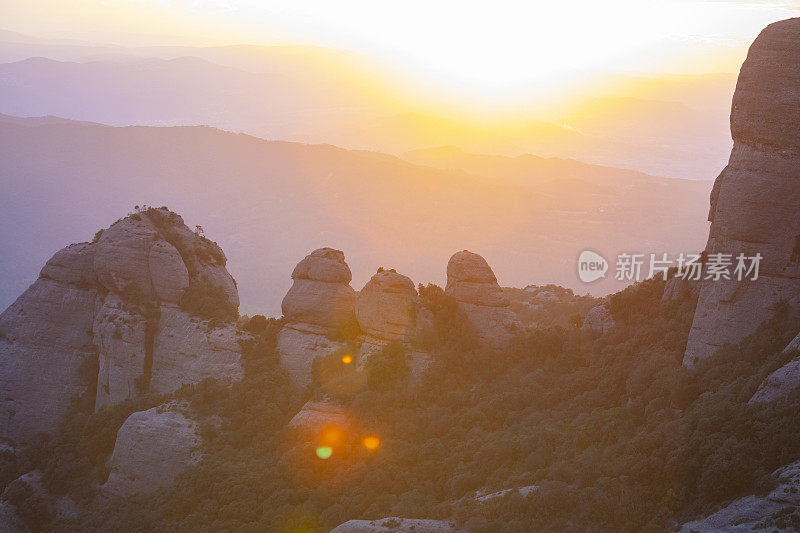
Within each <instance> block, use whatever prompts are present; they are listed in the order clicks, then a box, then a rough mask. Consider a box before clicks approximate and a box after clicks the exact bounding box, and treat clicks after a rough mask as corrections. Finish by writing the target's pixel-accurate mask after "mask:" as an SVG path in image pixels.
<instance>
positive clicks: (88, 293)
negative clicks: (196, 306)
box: [0, 208, 242, 443]
mask: <svg viewBox="0 0 800 533" xmlns="http://www.w3.org/2000/svg"><path fill="white" fill-rule="evenodd" d="M225 262H226V260H225V255H224V254H223V253H222V250H221V249H220V248H219V247H218V246H217V245H216V244H215V243H213V242H211V241H209V240H207V239H205V238H204V237H201V236H198V235H196V234H195V233H194V232H192V231H191V230H189V228H187V227H186V226H185V225H184V223H183V220H182V219H181V217H180V216H178V215H176V214H175V213H172V212H170V211H168V210H167V209H166V208H161V209H147V210H146V211H142V212H139V213H135V214H133V215H131V216H129V217H126V218H124V219H121V220H119V221H117V222H115V223H114V224H113V225H112V226H111V227H110V228H108V229H106V230H104V231H102V232H98V235H97V236H96V238H95V241H94V242H92V243H83V244H73V245H71V246H68V247H67V248H64V249H63V250H61V251H59V252H57V253H56V254H55V255H54V256H53V257H52V258H51V259H50V260H49V261H48V262H47V264H46V265H45V266H44V268H42V271H41V273H40V275H39V278H38V279H37V280H36V281H35V282H34V283H33V285H31V287H30V288H29V289H28V290H27V291H25V292H24V293H23V294H22V295H21V296H20V297H19V298H18V299H17V301H16V302H14V303H13V304H12V305H11V306H10V307H9V308H8V309H7V310H6V311H5V312H3V314H2V315H0V398H2V400H0V402H2V403H0V435H2V436H4V437H7V438H9V439H11V440H12V441H15V442H17V443H21V442H29V441H30V439H31V438H32V437H33V436H34V435H35V434H36V433H38V432H53V431H54V430H55V429H56V428H57V427H58V424H59V422H60V420H61V417H62V416H63V414H64V412H65V411H66V409H67V406H68V405H69V404H70V402H71V401H72V399H73V398H74V397H76V396H79V395H82V394H84V393H88V394H90V395H91V396H94V397H95V402H96V407H97V408H100V407H102V406H104V405H108V404H112V403H117V402H119V401H122V400H124V399H127V398H132V397H135V396H136V395H137V394H139V393H140V392H144V391H153V392H157V393H168V392H172V391H174V390H176V389H177V388H179V387H180V386H181V385H182V384H184V383H194V382H198V381H201V380H202V379H205V378H212V377H213V378H217V379H219V378H228V379H238V378H240V377H241V375H242V369H241V365H240V361H239V359H240V354H239V346H238V342H237V341H236V337H237V336H238V335H239V333H237V332H236V331H235V330H234V328H233V327H232V326H225V327H212V324H210V323H208V322H207V321H204V320H203V319H202V317H197V316H192V314H190V312H192V313H194V312H195V311H194V310H192V309H187V310H182V305H181V302H182V299H183V297H184V295H185V294H189V293H191V294H189V296H193V297H195V298H196V299H197V300H198V301H200V302H206V301H210V302H212V306H213V307H214V308H224V309H228V310H230V311H231V312H232V313H234V314H235V311H236V308H237V307H238V305H239V297H238V293H237V290H236V284H235V283H234V281H233V278H231V276H230V274H228V272H227V270H226V269H225ZM98 367H99V371H98V370H94V369H96V368H98Z"/></svg>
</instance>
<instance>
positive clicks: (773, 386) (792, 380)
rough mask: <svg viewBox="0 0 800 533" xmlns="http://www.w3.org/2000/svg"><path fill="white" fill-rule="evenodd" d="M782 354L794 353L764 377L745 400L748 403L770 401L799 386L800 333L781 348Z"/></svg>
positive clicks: (787, 393) (784, 395)
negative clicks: (756, 388)
mask: <svg viewBox="0 0 800 533" xmlns="http://www.w3.org/2000/svg"><path fill="white" fill-rule="evenodd" d="M783 353H784V354H791V355H794V356H795V357H794V359H792V360H791V361H789V362H788V363H786V364H785V365H783V366H782V367H780V368H779V369H777V370H776V371H775V372H773V373H772V374H770V375H769V376H767V377H766V378H764V381H762V382H761V385H759V387H758V390H757V391H756V392H755V394H753V396H752V397H751V398H750V400H749V401H748V402H747V403H748V404H750V405H753V404H757V403H764V402H772V401H775V400H780V399H782V398H786V397H787V396H789V394H791V393H792V392H794V391H795V390H797V389H798V388H800V334H798V335H797V336H796V337H795V338H794V339H792V342H790V343H789V344H788V346H786V348H785V349H784V350H783Z"/></svg>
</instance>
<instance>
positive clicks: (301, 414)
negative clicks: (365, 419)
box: [289, 400, 351, 433]
mask: <svg viewBox="0 0 800 533" xmlns="http://www.w3.org/2000/svg"><path fill="white" fill-rule="evenodd" d="M350 425H351V420H350V417H349V416H348V415H347V411H346V410H345V409H344V407H342V406H341V405H339V404H338V403H336V402H334V401H332V400H319V401H309V402H306V403H305V405H303V407H302V408H301V409H300V411H298V412H297V414H296V415H294V416H293V417H292V419H291V420H290V421H289V427H290V428H292V429H295V430H298V431H302V432H311V433H318V432H319V431H321V430H322V429H324V428H325V427H326V426H336V427H339V428H341V429H347V428H349V427H350Z"/></svg>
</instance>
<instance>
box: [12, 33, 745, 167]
mask: <svg viewBox="0 0 800 533" xmlns="http://www.w3.org/2000/svg"><path fill="white" fill-rule="evenodd" d="M0 63H2V64H0V113H6V114H10V115H19V116H40V115H56V116H61V117H66V118H71V119H75V120H82V121H90V122H100V123H105V124H112V125H117V126H126V125H151V126H174V125H209V126H214V127H218V128H222V129H226V130H230V131H238V132H243V133H248V134H251V135H255V136H258V137H262V138H266V139H281V140H288V141H298V142H312V143H331V144H335V145H337V146H342V147H345V148H349V149H365V150H373V151H380V152H387V153H394V154H400V153H403V152H406V151H408V150H414V149H419V148H425V147H429V146H440V145H447V144H450V145H457V146H460V147H461V148H463V149H465V150H467V151H470V152H479V153H498V154H504V155H516V154H519V153H525V152H530V153H535V154H539V155H543V156H554V157H571V158H576V159H579V160H582V161H587V162H592V163H597V164H603V165H609V166H614V167H618V168H631V169H636V170H640V171H644V172H647V173H650V174H657V175H665V176H674V177H686V178H692V179H706V178H708V176H710V175H714V174H716V173H717V172H718V170H719V168H721V167H722V166H724V164H725V161H726V154H727V153H728V152H729V150H730V140H729V137H728V134H727V122H728V111H729V110H728V109H727V102H728V101H729V99H730V95H731V94H732V92H733V84H734V82H735V76H733V75H726V74H722V75H709V76H667V75H664V76H656V77H646V76H635V75H622V74H603V75H598V74H590V73H576V74H575V80H574V83H571V84H570V86H569V87H565V88H564V94H563V95H561V97H560V98H559V99H557V100H558V101H557V102H553V103H552V105H551V103H547V104H545V103H543V102H539V101H538V100H536V99H535V97H533V96H531V98H532V100H531V102H522V103H520V104H515V105H518V106H520V107H519V108H518V109H514V110H511V111H513V112H511V111H509V110H505V111H504V112H503V113H501V115H503V114H504V116H506V118H505V119H504V120H503V121H500V122H497V123H495V122H493V121H492V120H489V121H487V120H477V117H480V116H481V113H482V112H481V110H480V109H477V110H476V111H477V114H476V115H475V116H472V115H471V114H470V112H465V110H466V109H469V110H472V109H473V108H474V107H476V105H477V107H478V108H480V104H476V103H469V102H467V101H464V102H461V101H460V100H459V98H458V97H457V95H450V94H444V93H443V89H439V88H437V87H436V86H432V85H431V84H428V83H421V82H420V81H419V80H417V79H415V78H414V76H413V75H412V74H410V73H408V72H404V71H399V70H397V69H395V68H393V67H391V66H388V65H386V63H385V62H381V61H378V60H377V59H375V58H370V57H367V56H364V55H361V54H357V53H355V52H350V51H343V50H329V49H325V48H319V47H314V46H258V45H249V44H240V45H230V46H213V47H191V46H150V47H140V48H130V47H122V46H116V45H103V44H94V43H84V42H74V41H69V40H66V41H65V40H56V41H51V40H47V39H38V38H35V37H30V36H24V35H19V34H14V33H13V32H0ZM454 101H457V102H460V103H454ZM573 101H574V102H573ZM537 102H538V103H537ZM548 102H549V101H548ZM568 102H573V104H570V105H569V106H567V105H566V103H568ZM562 104H563V105H564V106H566V107H564V108H563V109H562V108H561V107H559V106H560V105H562ZM458 106H461V107H464V106H466V107H464V109H462V108H461V107H458ZM562 107H563V106H562ZM490 114H491V113H490ZM453 117H457V118H453ZM467 117H472V118H467Z"/></svg>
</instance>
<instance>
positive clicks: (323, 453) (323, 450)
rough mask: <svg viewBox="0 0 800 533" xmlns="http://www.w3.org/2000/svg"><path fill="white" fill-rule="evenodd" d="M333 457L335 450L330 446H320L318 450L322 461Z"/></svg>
mask: <svg viewBox="0 0 800 533" xmlns="http://www.w3.org/2000/svg"><path fill="white" fill-rule="evenodd" d="M331 455H333V448H331V447H330V446H320V447H318V448H317V457H319V458H320V459H329V458H330V456H331Z"/></svg>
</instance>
